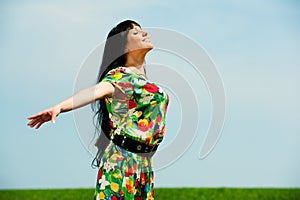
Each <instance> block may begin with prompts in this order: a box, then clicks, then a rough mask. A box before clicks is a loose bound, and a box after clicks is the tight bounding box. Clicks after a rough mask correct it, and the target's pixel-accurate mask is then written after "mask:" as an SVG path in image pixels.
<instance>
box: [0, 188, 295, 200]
mask: <svg viewBox="0 0 300 200" xmlns="http://www.w3.org/2000/svg"><path fill="white" fill-rule="evenodd" d="M93 194H94V189H49V190H0V200H88V199H92V197H93ZM155 199H157V200H168V199H171V200H173V199H174V200H198V199H199V200H225V199H226V200H244V199H245V200H248V199H250V200H251V199H257V200H279V199H287V200H300V188H297V189H280V188H266V189H261V188H253V189H248V188H247V189H246V188H156V189H155Z"/></svg>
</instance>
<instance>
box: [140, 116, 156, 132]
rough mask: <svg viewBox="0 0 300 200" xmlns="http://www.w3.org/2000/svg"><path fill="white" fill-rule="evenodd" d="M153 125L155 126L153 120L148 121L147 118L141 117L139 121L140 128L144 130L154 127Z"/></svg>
mask: <svg viewBox="0 0 300 200" xmlns="http://www.w3.org/2000/svg"><path fill="white" fill-rule="evenodd" d="M152 126H153V122H152V121H150V122H148V120H147V119H140V120H139V121H138V128H139V130H141V131H143V132H145V131H147V130H148V129H149V128H152Z"/></svg>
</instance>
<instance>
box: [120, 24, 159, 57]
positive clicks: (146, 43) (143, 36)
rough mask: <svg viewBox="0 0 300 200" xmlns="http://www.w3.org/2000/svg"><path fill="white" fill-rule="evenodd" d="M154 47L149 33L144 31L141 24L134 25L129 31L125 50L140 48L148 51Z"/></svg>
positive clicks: (139, 49)
mask: <svg viewBox="0 0 300 200" xmlns="http://www.w3.org/2000/svg"><path fill="white" fill-rule="evenodd" d="M152 48H153V44H152V43H151V41H150V39H149V38H148V33H147V32H145V31H143V30H142V29H141V28H140V27H139V26H137V25H134V26H133V28H132V29H130V30H129V32H128V35H127V44H126V48H125V51H127V52H130V51H135V50H138V51H142V52H145V53H147V52H148V51H150V50H151V49H152Z"/></svg>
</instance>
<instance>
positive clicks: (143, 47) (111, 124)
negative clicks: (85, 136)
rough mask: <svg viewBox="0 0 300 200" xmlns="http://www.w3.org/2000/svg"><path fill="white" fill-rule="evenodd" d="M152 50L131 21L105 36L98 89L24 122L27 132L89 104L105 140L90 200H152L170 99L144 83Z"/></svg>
mask: <svg viewBox="0 0 300 200" xmlns="http://www.w3.org/2000/svg"><path fill="white" fill-rule="evenodd" d="M152 48H153V45H152V44H151V41H150V40H149V38H148V34H147V32H145V31H143V30H142V29H141V27H140V25H139V24H138V23H136V22H134V21H131V20H126V21H123V22H121V23H119V24H118V25H117V26H116V27H114V28H113V29H112V30H111V31H110V32H109V34H108V37H107V40H106V43H105V48H104V53H103V59H102V64H101V67H100V72H99V76H98V83H97V84H96V85H94V86H92V87H90V88H87V89H84V90H82V91H79V92H78V93H76V94H74V95H73V96H71V97H70V98H68V99H66V100H64V101H62V102H60V103H58V104H56V105H54V106H52V107H50V108H48V109H46V110H44V111H42V112H39V113H37V114H36V115H33V116H30V117H28V119H29V120H30V122H29V123H28V126H30V127H31V128H33V127H36V128H39V127H40V126H41V125H42V124H43V123H45V122H47V121H50V120H52V122H53V123H55V120H56V117H57V116H58V115H59V114H60V113H62V112H67V111H70V110H73V109H76V108H79V107H82V106H84V105H87V104H89V103H93V104H94V106H93V108H94V110H95V111H96V116H97V121H98V124H97V126H101V130H102V132H103V133H104V134H105V135H106V136H107V137H108V138H109V139H110V142H109V144H108V145H107V146H106V148H105V150H104V152H103V154H102V155H101V158H100V160H99V170H98V176H97V182H96V191H95V197H94V199H154V183H153V171H152V155H153V154H154V152H155V151H156V149H157V147H158V145H159V144H160V142H161V141H162V139H163V136H164V128H165V121H166V118H165V116H166V111H167V107H168V102H169V97H168V95H167V94H166V93H165V92H164V91H163V90H162V88H161V87H159V86H158V85H156V84H155V83H154V82H152V81H150V80H149V79H147V77H146V74H145V68H144V63H145V62H144V61H145V56H146V54H147V53H148V52H149V51H150V50H151V49H152Z"/></svg>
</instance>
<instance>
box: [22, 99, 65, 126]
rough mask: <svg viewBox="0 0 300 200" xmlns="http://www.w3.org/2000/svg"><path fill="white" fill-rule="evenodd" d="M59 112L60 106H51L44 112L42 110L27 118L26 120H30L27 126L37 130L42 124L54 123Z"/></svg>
mask: <svg viewBox="0 0 300 200" xmlns="http://www.w3.org/2000/svg"><path fill="white" fill-rule="evenodd" d="M60 112H61V106H60V104H58V105H55V106H52V107H50V108H48V109H46V110H43V111H41V112H39V113H37V114H35V115H32V116H30V117H28V118H27V119H28V120H30V122H29V123H28V124H27V126H29V127H30V128H33V127H35V126H36V127H35V128H36V129H38V128H39V127H40V126H41V125H42V124H43V123H45V122H48V121H50V120H51V121H52V122H53V123H55V119H56V117H57V116H58V115H59V114H60Z"/></svg>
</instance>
